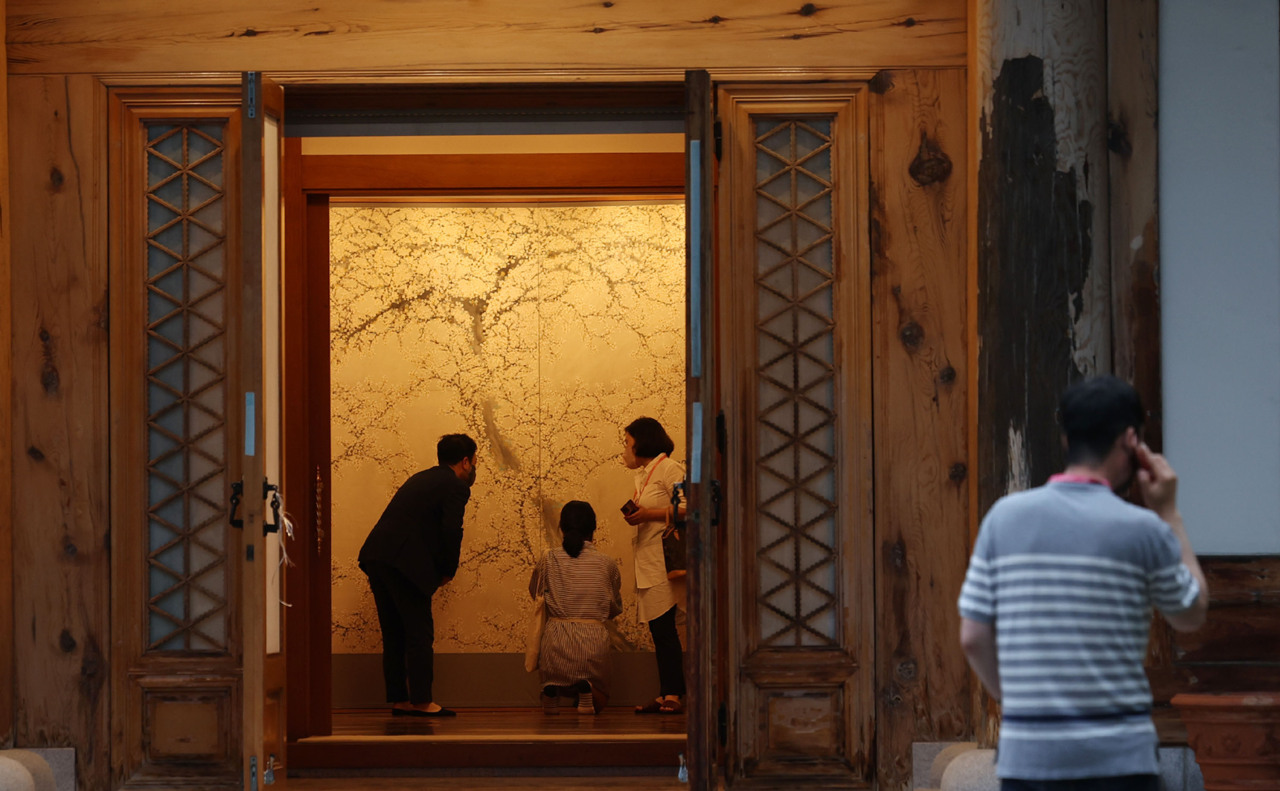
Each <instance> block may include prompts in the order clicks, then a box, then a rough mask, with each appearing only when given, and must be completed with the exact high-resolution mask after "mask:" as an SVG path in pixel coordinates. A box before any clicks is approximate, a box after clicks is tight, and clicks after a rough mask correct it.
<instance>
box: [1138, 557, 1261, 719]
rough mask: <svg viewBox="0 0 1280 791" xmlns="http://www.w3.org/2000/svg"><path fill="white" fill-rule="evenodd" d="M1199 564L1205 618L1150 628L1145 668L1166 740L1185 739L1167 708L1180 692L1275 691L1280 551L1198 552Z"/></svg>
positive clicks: (1174, 717)
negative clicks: (1183, 627) (1200, 622)
mask: <svg viewBox="0 0 1280 791" xmlns="http://www.w3.org/2000/svg"><path fill="white" fill-rule="evenodd" d="M1200 565H1201V567H1202V568H1203V569H1204V573H1205V578H1206V582H1207V583H1208V585H1209V616H1208V619H1207V620H1206V622H1205V625H1204V626H1203V627H1201V628H1200V629H1198V630H1196V631H1194V632H1188V633H1179V632H1174V631H1172V630H1171V629H1168V628H1161V629H1153V630H1152V636H1151V649H1150V651H1149V652H1148V662H1147V664H1148V666H1147V673H1148V675H1149V676H1150V679H1151V692H1152V696H1153V697H1154V698H1155V704H1156V711H1155V720H1156V725H1157V728H1158V729H1159V732H1160V740H1161V741H1162V742H1165V743H1171V744H1185V743H1186V730H1185V728H1184V727H1183V725H1182V722H1181V721H1180V720H1179V719H1178V717H1177V714H1176V713H1175V712H1174V711H1173V709H1171V708H1170V707H1169V699H1170V698H1171V697H1173V696H1174V695H1176V694H1177V693H1179V692H1198V693H1215V692H1248V691H1265V692H1280V556H1276V555H1267V556H1258V557H1202V558H1200ZM1161 620H1162V619H1157V621H1161Z"/></svg>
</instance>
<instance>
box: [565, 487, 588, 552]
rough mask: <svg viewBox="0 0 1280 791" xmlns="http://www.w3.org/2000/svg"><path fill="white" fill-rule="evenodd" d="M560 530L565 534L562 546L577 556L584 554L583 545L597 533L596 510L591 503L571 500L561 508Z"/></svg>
mask: <svg viewBox="0 0 1280 791" xmlns="http://www.w3.org/2000/svg"><path fill="white" fill-rule="evenodd" d="M560 532H561V533H563V534H564V542H563V543H561V546H562V547H564V551H565V552H568V553H569V557H571V558H576V557H577V556H578V555H581V554H582V545H583V544H585V543H587V542H588V541H590V540H591V537H592V536H594V535H595V534H596V512H595V509H593V508H592V507H591V503H585V502H583V501H582V500H570V501H569V502H567V503H565V504H564V508H561V509H560Z"/></svg>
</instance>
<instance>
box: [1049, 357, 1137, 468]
mask: <svg viewBox="0 0 1280 791" xmlns="http://www.w3.org/2000/svg"><path fill="white" fill-rule="evenodd" d="M1143 417H1144V413H1143V409H1142V400H1141V399H1140V398H1139V397H1138V391H1137V390H1134V389H1133V387H1132V386H1131V385H1130V384H1129V383H1128V382H1126V381H1124V380H1123V379H1117V378H1116V377H1114V376H1110V375H1105V376H1095V377H1093V378H1091V379H1085V380H1084V381H1082V382H1076V383H1075V384H1073V385H1071V386H1070V387H1068V388H1067V389H1066V390H1064V391H1063V392H1062V398H1061V399H1060V400H1059V401H1058V420H1059V422H1060V423H1061V424H1062V434H1063V436H1065V437H1066V439H1067V464H1078V463H1081V462H1084V463H1090V462H1093V463H1096V462H1100V461H1102V460H1103V459H1105V458H1106V457H1107V454H1108V453H1110V452H1111V446H1112V445H1114V444H1115V441H1116V437H1119V436H1120V435H1121V434H1123V433H1124V432H1125V431H1126V430H1127V429H1128V428H1129V427H1130V426H1132V427H1133V428H1135V429H1140V428H1142V419H1143Z"/></svg>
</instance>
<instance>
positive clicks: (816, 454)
mask: <svg viewBox="0 0 1280 791" xmlns="http://www.w3.org/2000/svg"><path fill="white" fill-rule="evenodd" d="M831 126H832V119H831V118H830V117H825V118H805V119H794V118H792V119H767V120H760V121H758V122H757V124H756V127H755V134H756V142H755V150H756V187H755V207H756V227H755V249H756V354H757V357H756V387H757V393H756V395H757V404H758V419H757V422H756V442H757V448H758V456H757V459H756V491H757V498H756V504H755V509H756V523H757V530H758V533H757V536H756V538H757V542H758V543H757V552H756V558H757V560H758V564H757V566H758V569H759V571H758V579H757V583H758V591H759V594H758V600H757V605H758V607H757V609H758V612H759V624H758V625H759V630H760V641H761V646H768V647H803V646H829V645H836V644H838V641H839V639H840V635H839V631H838V614H839V609H840V607H839V602H840V592H839V585H838V574H837V569H838V565H839V563H838V560H839V539H838V534H837V524H838V519H837V516H838V514H837V502H836V500H837V498H836V438H837V436H838V434H837V420H836V412H835V405H836V397H837V393H836V378H835V316H834V313H835V311H834V307H835V305H834V276H835V272H834V257H833V254H832V238H833V234H832V222H831V216H832V186H831V174H832V167H831Z"/></svg>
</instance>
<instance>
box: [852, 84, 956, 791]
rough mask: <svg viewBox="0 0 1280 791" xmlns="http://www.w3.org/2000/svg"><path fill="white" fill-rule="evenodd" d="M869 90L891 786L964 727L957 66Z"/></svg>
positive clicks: (882, 619) (885, 727)
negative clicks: (959, 638) (930, 748)
mask: <svg viewBox="0 0 1280 791" xmlns="http://www.w3.org/2000/svg"><path fill="white" fill-rule="evenodd" d="M871 91H872V102H871V117H872V119H873V120H872V123H873V125H877V124H878V125H879V126H878V128H873V129H872V131H871V144H872V152H871V199H870V200H871V206H870V211H871V227H870V235H871V256H872V258H871V287H872V299H871V301H872V322H873V327H872V349H873V351H872V354H873V379H874V389H875V394H874V399H873V400H874V403H875V420H874V426H875V512H876V520H875V522H876V527H875V541H874V552H875V576H876V613H877V619H876V663H875V665H876V740H877V750H876V759H877V777H878V779H879V782H880V788H881V789H893V788H902V787H904V786H905V785H906V784H908V783H909V781H910V779H911V743H912V742H914V741H940V740H952V739H963V738H966V737H967V736H968V734H969V732H970V716H969V694H970V692H969V684H970V680H969V678H970V676H969V671H968V667H967V666H966V665H965V662H964V657H963V655H962V654H961V653H960V650H959V647H958V644H957V642H956V635H958V634H959V630H960V620H959V616H958V614H957V612H956V607H955V597H956V595H957V592H958V591H959V589H960V583H961V581H962V580H963V576H964V566H965V561H966V560H967V558H968V545H969V488H968V475H969V469H968V463H969V431H968V406H969V404H968V399H969V395H968V382H969V367H970V360H969V351H968V344H967V341H966V332H967V324H968V315H969V309H968V290H967V283H968V271H967V267H966V266H965V262H966V260H967V251H968V223H969V217H968V185H967V183H966V174H967V162H968V156H967V154H968V151H967V146H968V135H967V133H966V117H967V107H966V102H965V101H964V97H965V74H964V72H963V71H962V70H959V69H954V70H945V71H924V70H916V71H907V70H892V71H883V72H881V73H879V74H878V75H876V77H875V78H874V79H873V80H872V81H871Z"/></svg>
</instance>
